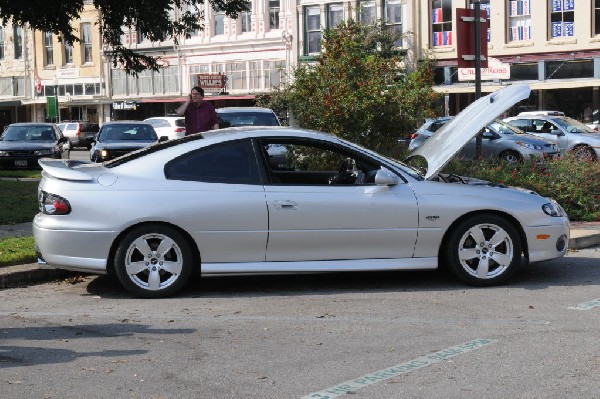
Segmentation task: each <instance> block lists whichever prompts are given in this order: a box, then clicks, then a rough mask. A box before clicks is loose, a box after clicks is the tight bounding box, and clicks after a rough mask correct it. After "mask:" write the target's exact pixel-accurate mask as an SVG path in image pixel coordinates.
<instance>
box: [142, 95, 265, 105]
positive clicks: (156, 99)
mask: <svg viewBox="0 0 600 399" xmlns="http://www.w3.org/2000/svg"><path fill="white" fill-rule="evenodd" d="M186 98H187V97H167V98H160V97H150V98H142V99H140V100H138V102H141V103H178V102H179V103H182V102H184V101H185V100H186ZM255 98H256V96H255V95H253V94H244V95H231V94H218V95H214V96H211V95H207V96H204V99H205V100H208V101H216V100H254V99H255Z"/></svg>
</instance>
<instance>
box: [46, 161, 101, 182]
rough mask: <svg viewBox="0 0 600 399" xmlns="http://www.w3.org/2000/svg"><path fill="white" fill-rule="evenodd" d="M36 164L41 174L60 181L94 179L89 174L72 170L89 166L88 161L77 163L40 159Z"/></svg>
mask: <svg viewBox="0 0 600 399" xmlns="http://www.w3.org/2000/svg"><path fill="white" fill-rule="evenodd" d="M38 163H39V164H40V166H41V167H42V169H43V172H42V173H46V174H48V175H50V176H52V177H55V178H57V179H61V180H77V181H92V180H94V178H93V177H92V176H90V175H89V174H87V173H85V172H83V171H81V170H74V169H72V168H73V167H74V166H79V165H83V164H89V162H88V161H78V160H71V159H49V158H42V159H39V160H38Z"/></svg>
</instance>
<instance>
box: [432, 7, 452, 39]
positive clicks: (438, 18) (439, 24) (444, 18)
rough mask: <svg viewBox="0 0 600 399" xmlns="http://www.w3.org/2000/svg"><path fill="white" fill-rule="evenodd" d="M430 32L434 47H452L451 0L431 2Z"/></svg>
mask: <svg viewBox="0 0 600 399" xmlns="http://www.w3.org/2000/svg"><path fill="white" fill-rule="evenodd" d="M431 32H432V34H433V38H432V39H433V40H432V43H433V46H434V47H438V46H450V45H452V0H432V2H431Z"/></svg>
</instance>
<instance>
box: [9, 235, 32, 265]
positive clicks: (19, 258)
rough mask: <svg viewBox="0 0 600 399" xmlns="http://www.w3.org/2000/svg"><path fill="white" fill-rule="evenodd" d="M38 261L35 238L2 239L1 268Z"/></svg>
mask: <svg viewBox="0 0 600 399" xmlns="http://www.w3.org/2000/svg"><path fill="white" fill-rule="evenodd" d="M36 261H37V258H36V256H35V251H34V244H33V237H18V238H13V237H9V238H0V267H2V266H10V265H22V264H25V263H35V262H36Z"/></svg>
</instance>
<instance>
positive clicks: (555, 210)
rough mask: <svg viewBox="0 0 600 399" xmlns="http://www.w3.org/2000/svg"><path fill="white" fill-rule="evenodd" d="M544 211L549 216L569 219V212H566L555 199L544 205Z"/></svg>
mask: <svg viewBox="0 0 600 399" xmlns="http://www.w3.org/2000/svg"><path fill="white" fill-rule="evenodd" d="M542 210H543V211H544V213H545V214H546V215H548V216H553V217H567V212H565V210H564V209H563V207H562V206H560V204H559V203H558V202H556V201H554V200H553V199H551V200H550V202H548V203H547V204H544V205H542Z"/></svg>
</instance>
